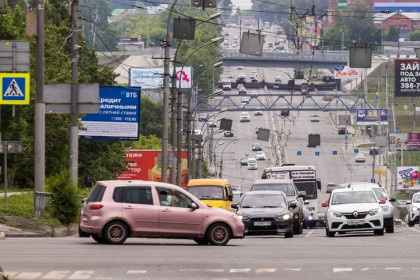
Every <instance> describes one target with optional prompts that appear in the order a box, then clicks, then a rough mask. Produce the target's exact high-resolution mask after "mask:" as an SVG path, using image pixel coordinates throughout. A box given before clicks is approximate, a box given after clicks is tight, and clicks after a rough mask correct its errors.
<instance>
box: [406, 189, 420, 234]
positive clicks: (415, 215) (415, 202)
mask: <svg viewBox="0 0 420 280" xmlns="http://www.w3.org/2000/svg"><path fill="white" fill-rule="evenodd" d="M407 204H408V213H407V218H408V226H409V227H413V226H414V224H418V223H419V216H420V192H416V193H415V194H414V195H413V197H412V198H411V201H407Z"/></svg>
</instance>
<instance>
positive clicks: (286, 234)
mask: <svg viewBox="0 0 420 280" xmlns="http://www.w3.org/2000/svg"><path fill="white" fill-rule="evenodd" d="M284 238H293V230H292V231H291V232H286V233H285V234H284Z"/></svg>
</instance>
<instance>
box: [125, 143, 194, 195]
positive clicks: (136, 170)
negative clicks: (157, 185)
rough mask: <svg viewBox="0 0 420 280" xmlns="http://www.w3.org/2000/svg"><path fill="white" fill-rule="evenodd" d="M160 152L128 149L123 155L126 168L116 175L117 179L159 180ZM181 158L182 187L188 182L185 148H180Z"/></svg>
mask: <svg viewBox="0 0 420 280" xmlns="http://www.w3.org/2000/svg"><path fill="white" fill-rule="evenodd" d="M160 152H161V150H128V151H127V153H126V157H125V159H126V161H127V164H128V167H127V169H128V170H127V171H125V172H123V173H122V174H121V175H120V176H118V177H117V179H118V180H144V181H155V182H161V169H160V168H159V167H158V154H159V153H160ZM181 158H182V165H181V166H182V168H181V184H182V186H183V187H186V186H187V183H188V182H187V180H188V178H187V174H188V173H187V172H188V163H187V151H186V150H182V152H181ZM168 177H169V176H168ZM168 182H169V178H168Z"/></svg>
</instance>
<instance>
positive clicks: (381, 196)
mask: <svg viewBox="0 0 420 280" xmlns="http://www.w3.org/2000/svg"><path fill="white" fill-rule="evenodd" d="M373 191H374V192H375V195H376V197H377V198H378V200H381V199H385V200H386V193H385V191H384V190H383V189H382V188H374V189H373Z"/></svg>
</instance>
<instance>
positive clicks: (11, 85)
mask: <svg viewBox="0 0 420 280" xmlns="http://www.w3.org/2000/svg"><path fill="white" fill-rule="evenodd" d="M29 79H30V75H29V73H0V90H1V96H0V104H8V105H28V104H29V92H30V88H29V87H30V83H29Z"/></svg>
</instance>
